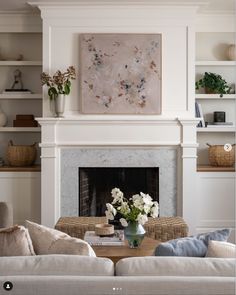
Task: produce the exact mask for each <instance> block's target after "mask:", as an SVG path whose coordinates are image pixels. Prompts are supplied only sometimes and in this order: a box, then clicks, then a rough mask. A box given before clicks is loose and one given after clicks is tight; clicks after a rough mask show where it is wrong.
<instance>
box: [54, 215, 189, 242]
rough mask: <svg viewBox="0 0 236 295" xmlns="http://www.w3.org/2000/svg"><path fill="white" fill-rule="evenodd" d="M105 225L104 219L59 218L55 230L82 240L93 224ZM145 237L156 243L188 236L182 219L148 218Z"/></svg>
mask: <svg viewBox="0 0 236 295" xmlns="http://www.w3.org/2000/svg"><path fill="white" fill-rule="evenodd" d="M98 223H107V219H106V217H105V216H104V217H82V216H79V217H61V218H60V219H59V220H58V222H57V224H56V225H55V228H56V229H58V230H60V231H63V232H65V233H67V234H68V235H70V236H72V237H75V238H80V239H83V238H84V234H85V232H86V231H89V230H92V231H94V227H95V224H98ZM144 228H145V230H146V236H147V237H149V238H152V239H155V240H158V241H162V242H165V241H168V240H172V239H176V238H181V237H186V236H187V235H188V226H187V224H186V222H185V221H184V220H183V218H181V217H179V216H175V217H159V218H149V219H148V222H147V223H145V225H144Z"/></svg>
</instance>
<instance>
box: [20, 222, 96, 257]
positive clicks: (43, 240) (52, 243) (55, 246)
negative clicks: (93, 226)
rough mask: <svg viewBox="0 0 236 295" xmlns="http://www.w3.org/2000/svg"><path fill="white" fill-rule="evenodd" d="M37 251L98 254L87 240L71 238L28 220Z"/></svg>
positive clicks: (27, 225)
mask: <svg viewBox="0 0 236 295" xmlns="http://www.w3.org/2000/svg"><path fill="white" fill-rule="evenodd" d="M25 223H26V227H27V228H28V230H29V234H30V237H31V239H32V242H33V246H34V250H35V253H36V254H38V255H43V254H73V255H86V256H96V254H95V253H94V251H93V249H92V247H91V246H90V245H89V244H88V243H87V242H85V241H83V240H81V239H77V238H71V237H70V236H69V235H67V234H66V233H63V232H61V231H58V230H56V229H52V228H49V227H46V226H43V225H40V224H37V223H34V222H31V221H28V220H26V222H25Z"/></svg>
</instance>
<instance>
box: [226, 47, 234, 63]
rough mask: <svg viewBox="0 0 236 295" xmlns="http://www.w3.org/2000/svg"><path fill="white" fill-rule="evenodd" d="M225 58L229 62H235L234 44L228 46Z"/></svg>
mask: <svg viewBox="0 0 236 295" xmlns="http://www.w3.org/2000/svg"><path fill="white" fill-rule="evenodd" d="M227 57H228V59H229V60H236V48H235V44H230V45H229V47H228V50H227Z"/></svg>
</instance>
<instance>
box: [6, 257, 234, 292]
mask: <svg viewBox="0 0 236 295" xmlns="http://www.w3.org/2000/svg"><path fill="white" fill-rule="evenodd" d="M6 281H11V282H12V283H13V289H12V290H11V291H5V290H4V289H3V284H4V282H6ZM0 294H1V295H5V294H11V295H34V294H35V295H46V294H48V295H54V294H55V295H74V294H75V295H92V294H99V295H108V294H109V295H110V294H124V295H134V294H135V295H139V294H140V295H154V294H155V295H180V294H181V295H186V294H191V295H233V294H235V259H232V258H191V257H154V256H153V257H139V258H126V259H122V260H120V261H119V262H118V263H117V264H116V266H114V264H113V262H112V261H111V260H109V259H107V258H98V257H86V256H75V255H42V256H27V257H26V256H21V257H1V258H0Z"/></svg>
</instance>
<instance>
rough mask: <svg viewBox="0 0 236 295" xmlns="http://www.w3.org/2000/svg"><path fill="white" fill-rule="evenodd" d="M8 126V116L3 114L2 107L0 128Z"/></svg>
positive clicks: (0, 110) (0, 109)
mask: <svg viewBox="0 0 236 295" xmlns="http://www.w3.org/2000/svg"><path fill="white" fill-rule="evenodd" d="M6 125H7V116H6V114H5V113H4V112H3V110H2V108H1V106H0V127H4V126H6Z"/></svg>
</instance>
